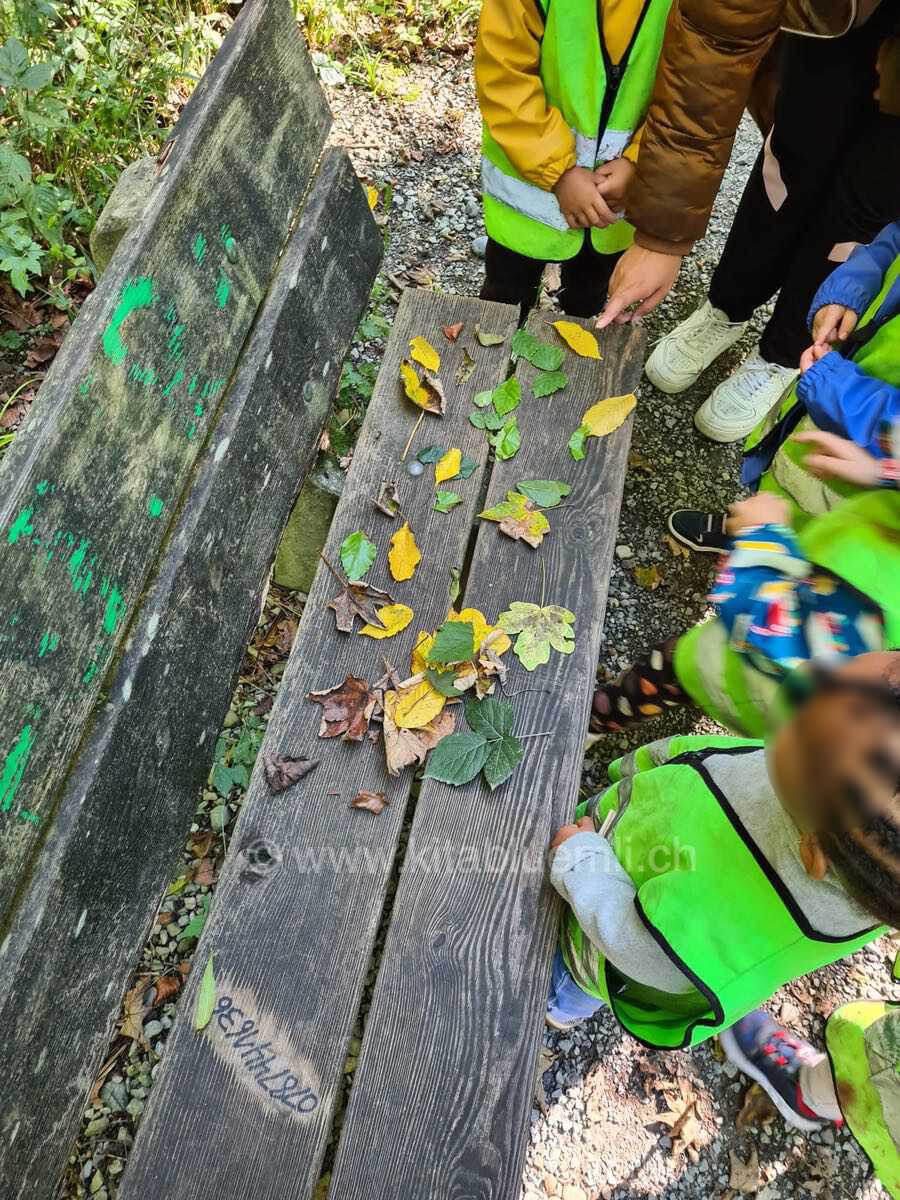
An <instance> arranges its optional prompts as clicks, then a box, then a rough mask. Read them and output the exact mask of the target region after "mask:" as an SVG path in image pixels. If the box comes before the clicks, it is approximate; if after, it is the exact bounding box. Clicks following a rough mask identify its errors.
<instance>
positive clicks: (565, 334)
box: [553, 321, 602, 358]
mask: <svg viewBox="0 0 900 1200" xmlns="http://www.w3.org/2000/svg"><path fill="white" fill-rule="evenodd" d="M553 328H554V329H555V330H556V332H557V333H558V334H559V336H560V337H561V338H562V340H563V341H564V342H565V343H566V345H567V346H568V347H569V349H570V350H574V351H575V353H576V354H580V355H581V357H582V358H601V357H602V355H601V354H600V347H599V346H598V345H597V339H596V338H595V337H594V335H593V334H592V333H590V332H589V331H588V330H587V329H582V328H581V326H580V325H576V324H575V322H574V321H554V322H553Z"/></svg>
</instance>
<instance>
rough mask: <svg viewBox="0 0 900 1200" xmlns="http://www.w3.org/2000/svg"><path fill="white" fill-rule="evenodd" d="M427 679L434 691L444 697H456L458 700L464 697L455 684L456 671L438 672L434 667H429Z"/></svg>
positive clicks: (426, 674)
mask: <svg viewBox="0 0 900 1200" xmlns="http://www.w3.org/2000/svg"><path fill="white" fill-rule="evenodd" d="M425 677H426V679H427V680H428V682H429V683H430V684H431V686H432V687H433V688H434V690H435V691H436V692H440V693H441V695H442V696H455V697H456V698H457V699H458V698H459V697H460V696H461V695H462V693H461V692H460V690H459V688H458V687H456V686H455V683H454V681H455V679H456V672H455V671H437V670H435V668H434V667H429V668H428V670H427V671H426V672H425Z"/></svg>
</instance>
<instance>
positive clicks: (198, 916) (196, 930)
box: [178, 892, 209, 942]
mask: <svg viewBox="0 0 900 1200" xmlns="http://www.w3.org/2000/svg"><path fill="white" fill-rule="evenodd" d="M201 905H202V907H201V910H200V912H198V913H195V914H194V916H193V917H192V918H191V919H190V921H188V923H187V925H185V927H184V929H182V931H181V933H179V935H178V941H179V942H186V941H187V939H188V938H198V937H199V936H200V934H201V933H202V932H203V927H204V926H205V925H206V918H207V917H208V916H209V893H208V892H207V893H206V895H205V896H204V897H203V899H202V901H201Z"/></svg>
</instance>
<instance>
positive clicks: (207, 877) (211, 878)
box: [191, 858, 216, 887]
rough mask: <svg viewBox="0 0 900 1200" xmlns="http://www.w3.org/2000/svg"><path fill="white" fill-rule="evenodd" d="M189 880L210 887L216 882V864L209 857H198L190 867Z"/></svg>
mask: <svg viewBox="0 0 900 1200" xmlns="http://www.w3.org/2000/svg"><path fill="white" fill-rule="evenodd" d="M191 882H192V883H197V884H199V885H200V887H211V886H212V884H214V883H215V882H216V864H215V863H214V862H213V860H212V859H211V858H198V859H197V861H196V862H195V863H194V865H193V867H192V868H191Z"/></svg>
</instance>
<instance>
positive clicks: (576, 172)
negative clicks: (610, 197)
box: [553, 167, 616, 229]
mask: <svg viewBox="0 0 900 1200" xmlns="http://www.w3.org/2000/svg"><path fill="white" fill-rule="evenodd" d="M553 193H554V195H555V196H556V198H557V200H558V201H559V207H560V208H561V209H562V215H563V216H564V217H565V218H566V222H567V223H568V226H569V228H570V229H589V228H590V227H591V226H592V225H596V226H597V228H598V229H605V228H606V226H607V225H612V223H613V222H614V221H615V220H616V214H615V213H614V212H613V211H612V209H611V208H610V207H609V205H608V204H607V203H606V201H605V200H604V199H603V196H602V195H601V194H600V189H599V188H598V187H597V181H596V179H595V178H594V172H593V171H589V170H588V169H587V167H569V169H568V171H564V172H563V173H562V175H560V177H559V179H558V180H557V181H556V186H555V187H554V189H553Z"/></svg>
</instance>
